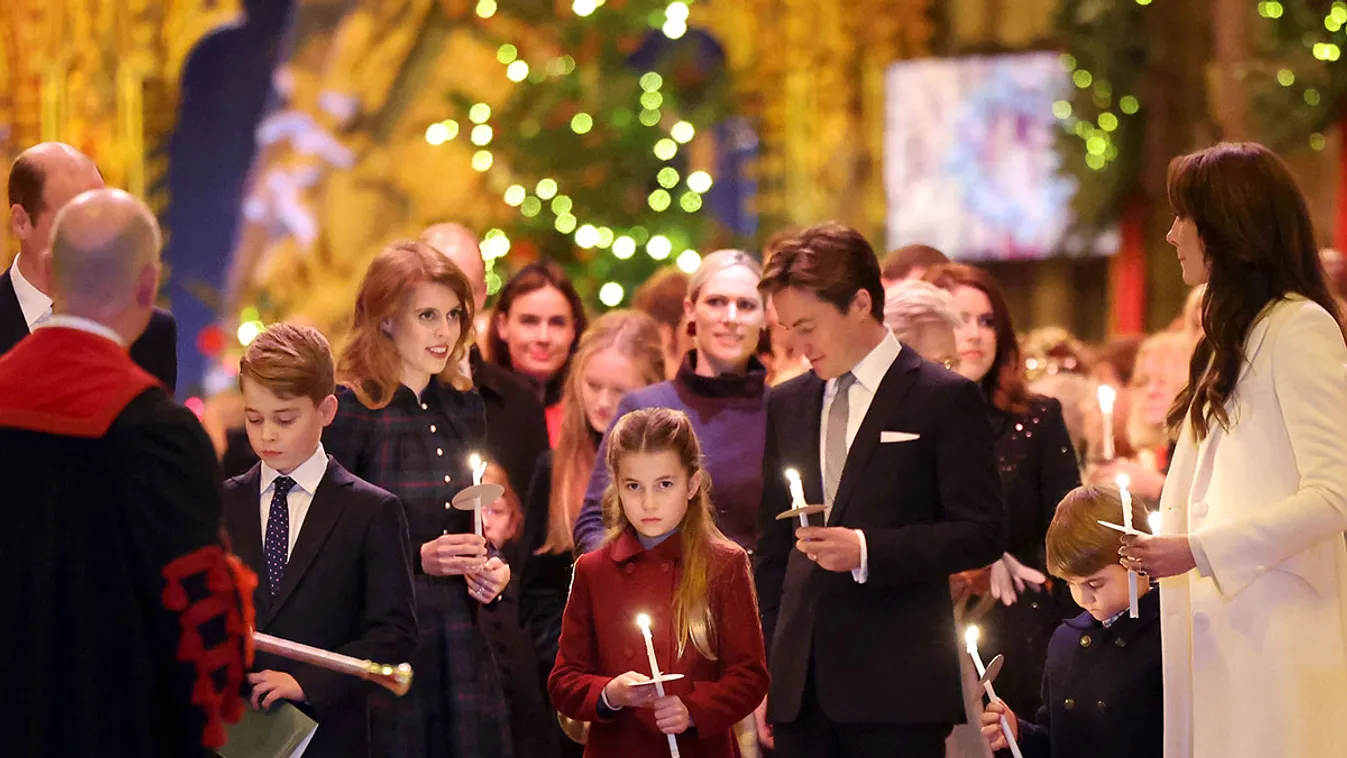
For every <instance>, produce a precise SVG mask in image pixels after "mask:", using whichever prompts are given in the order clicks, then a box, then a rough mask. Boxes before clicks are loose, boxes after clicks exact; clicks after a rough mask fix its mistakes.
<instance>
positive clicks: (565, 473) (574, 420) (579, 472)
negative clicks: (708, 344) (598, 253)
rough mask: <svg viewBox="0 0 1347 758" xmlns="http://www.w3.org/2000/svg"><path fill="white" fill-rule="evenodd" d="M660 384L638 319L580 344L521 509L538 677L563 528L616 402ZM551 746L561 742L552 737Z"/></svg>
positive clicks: (544, 659) (553, 612)
mask: <svg viewBox="0 0 1347 758" xmlns="http://www.w3.org/2000/svg"><path fill="white" fill-rule="evenodd" d="M663 378H664V352H663V349H662V347H661V343H660V337H659V327H658V326H657V325H656V322H655V320H654V319H653V318H651V317H650V316H648V315H646V314H644V313H641V312H639V311H629V310H618V311H610V312H609V313H606V314H604V315H603V316H601V317H599V318H598V319H596V320H595V321H594V323H593V324H592V325H591V326H590V327H589V330H588V331H586V332H585V333H584V335H583V336H581V338H580V343H579V345H578V347H577V348H576V352H575V357H574V358H573V359H572V361H571V370H570V374H569V375H568V376H567V378H566V384H565V391H564V393H563V398H562V401H561V408H562V413H563V416H562V423H561V433H560V437H559V439H558V440H557V445H556V449H555V450H549V451H547V452H545V453H543V455H542V456H541V457H540V458H539V459H538V463H537V465H536V466H535V467H534V471H533V482H532V484H531V485H530V487H529V495H528V502H527V504H526V505H525V508H524V511H525V517H524V536H523V538H522V540H521V543H522V544H521V545H520V550H519V552H520V554H522V555H523V556H525V559H524V563H523V565H522V566H521V567H520V572H519V573H520V596H519V616H520V620H521V621H522V622H523V624H524V626H525V628H526V629H527V630H528V632H529V635H530V636H531V637H532V638H533V643H534V646H535V647H536V648H537V650H538V660H539V664H540V666H541V668H542V676H546V675H547V672H549V671H551V670H552V662H553V661H554V660H556V657H557V639H558V638H559V637H560V636H561V612H562V610H563V609H565V607H566V595H567V593H568V592H569V590H570V584H571V571H572V568H573V566H574V562H575V544H574V542H573V541H572V539H571V527H572V525H573V524H574V523H575V518H576V514H577V513H578V512H579V511H580V504H581V503H582V502H583V500H584V494H585V486H586V485H587V484H588V483H589V476H590V471H591V470H592V469H593V467H594V459H595V456H596V455H597V450H598V448H599V439H600V438H601V436H602V435H603V434H604V432H606V431H608V427H609V426H611V425H612V422H613V418H614V413H615V411H616V409H617V407H618V402H619V400H620V399H621V397H622V396H623V395H624V394H626V393H627V392H630V391H632V390H635V389H638V388H640V387H644V386H646V385H648V384H650V383H652V382H658V381H659V380H661V379H663ZM557 738H558V739H564V738H562V737H561V735H560V734H559V733H558V735H557Z"/></svg>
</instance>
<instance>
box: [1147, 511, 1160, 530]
mask: <svg viewBox="0 0 1347 758" xmlns="http://www.w3.org/2000/svg"><path fill="white" fill-rule="evenodd" d="M1162 521H1164V518H1163V517H1161V516H1160V512H1159V511H1151V512H1150V514H1149V515H1147V516H1146V523H1147V524H1150V527H1151V534H1159V533H1160V523H1161V522H1162Z"/></svg>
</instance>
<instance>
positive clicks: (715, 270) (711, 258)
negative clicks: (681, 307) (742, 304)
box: [688, 250, 762, 303]
mask: <svg viewBox="0 0 1347 758" xmlns="http://www.w3.org/2000/svg"><path fill="white" fill-rule="evenodd" d="M735 266H743V267H744V268H746V269H748V270H749V271H750V272H752V273H753V276H755V277H757V278H758V279H762V266H761V265H759V264H758V261H757V259H756V258H754V257H753V256H751V255H749V254H748V253H745V252H744V251H743V250H717V251H715V252H714V253H708V254H707V255H706V257H705V258H702V262H701V264H700V265H699V266H697V271H696V272H695V273H694V274H693V275H692V278H691V279H689V280H688V300H689V301H691V302H693V303H696V302H697V297H698V296H699V295H701V294H702V288H703V287H705V286H706V283H707V282H709V281H711V277H713V276H715V275H716V274H719V273H720V272H721V271H724V270H725V269H728V268H734V267H735Z"/></svg>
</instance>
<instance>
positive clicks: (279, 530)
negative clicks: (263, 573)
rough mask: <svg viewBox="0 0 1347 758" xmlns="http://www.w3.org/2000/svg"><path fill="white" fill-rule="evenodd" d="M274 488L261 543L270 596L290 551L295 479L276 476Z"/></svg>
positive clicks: (279, 579) (275, 587)
mask: <svg viewBox="0 0 1347 758" xmlns="http://www.w3.org/2000/svg"><path fill="white" fill-rule="evenodd" d="M272 486H273V487H274V488H275V489H274V491H273V492H272V495H271V512H270V514H269V515H268V516H267V538H266V539H265V540H264V541H263V543H262V551H263V553H264V556H265V557H266V560H267V589H269V590H270V591H271V596H272V597H276V591H277V590H279V589H280V588H281V576H282V575H283V574H284V573H285V561H286V558H287V557H288V554H289V552H290V501H289V495H290V489H291V488H292V487H294V486H295V480H294V479H291V478H290V477H288V476H278V477H276V480H275V481H274V482H273V483H272Z"/></svg>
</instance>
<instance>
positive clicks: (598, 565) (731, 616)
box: [548, 408, 768, 758]
mask: <svg viewBox="0 0 1347 758" xmlns="http://www.w3.org/2000/svg"><path fill="white" fill-rule="evenodd" d="M604 464H605V466H606V467H607V469H608V472H609V482H610V483H609V485H608V489H607V490H606V491H605V493H604V499H603V503H604V512H605V516H606V519H607V521H608V523H609V524H610V525H611V528H610V530H609V532H608V536H607V538H606V541H605V542H604V545H603V547H602V548H600V549H599V550H596V551H594V552H592V553H588V554H586V555H583V556H581V557H580V559H579V560H578V561H576V564H575V576H574V579H573V581H572V585H571V595H570V600H569V601H568V602H567V604H566V612H565V616H564V618H563V621H562V631H561V644H560V650H559V653H558V655H557V661H556V666H555V667H554V668H553V669H552V674H551V676H550V677H549V679H548V691H549V692H550V694H551V696H552V702H553V704H554V705H556V707H557V710H558V711H560V712H561V713H562V715H564V716H566V717H568V718H572V719H578V720H583V721H591V722H593V724H592V725H591V727H590V732H589V741H588V744H587V747H586V750H585V755H586V756H592V757H597V758H604V757H606V756H628V755H658V754H659V753H660V752H662V751H664V750H668V746H667V741H668V740H667V737H666V735H681V734H684V733H685V732H686V731H687V730H688V729H691V728H693V727H696V737H695V738H691V739H686V740H679V748H680V751H681V753H682V754H683V755H684V756H687V757H688V758H694V757H705V758H721V757H722V756H723V757H724V758H731V757H733V756H738V755H739V752H738V747H737V744H736V741H735V737H734V732H733V729H734V725H735V723H736V722H738V721H740V720H741V719H743V718H745V717H746V716H748V715H749V714H751V713H752V712H753V709H754V708H755V707H756V706H757V705H758V703H760V702H762V699H763V697H764V696H765V695H766V694H767V683H768V676H767V663H766V655H765V653H764V650H763V641H762V627H761V625H760V624H759V621H758V609H757V599H756V597H755V594H754V590H753V582H752V579H751V578H750V576H749V566H748V554H747V553H746V552H745V551H744V549H743V548H741V547H739V546H738V545H736V544H735V543H733V542H732V541H730V540H729V539H727V538H726V537H725V536H724V535H723V534H721V532H720V530H719V529H718V528H717V527H716V525H715V519H714V517H713V511H712V505H711V496H710V488H711V481H710V477H709V476H708V475H707V473H706V471H705V468H704V465H703V461H702V451H701V444H700V443H699V442H698V440H697V435H696V433H695V432H694V431H693V429H692V422H691V421H690V420H689V419H688V417H687V415H686V414H684V413H682V412H681V411H676V410H671V409H669V408H645V409H640V410H636V411H632V412H631V413H628V414H627V415H625V416H623V417H622V418H621V419H619V420H618V422H617V423H616V424H615V425H614V426H613V429H612V431H611V432H610V433H609V437H608V447H607V454H606V458H605V461H604ZM642 615H644V616H645V619H644V620H645V621H646V622H647V626H648V628H649V630H650V634H651V636H652V649H653V651H654V657H655V659H656V665H658V667H659V669H660V673H661V674H678V675H681V678H679V679H677V680H674V681H668V682H665V683H664V685H663V687H664V693H665V694H664V696H662V697H661V696H659V695H657V693H656V691H655V687H653V686H651V685H650V684H649V679H650V664H649V663H648V662H647V661H646V660H642V659H641V658H640V656H628V655H627V654H626V652H627V651H630V650H640V649H641V647H642V646H643V643H642V640H641V638H642V634H643V632H642V629H641V627H639V626H638V622H637V619H638V617H640V616H642Z"/></svg>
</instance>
